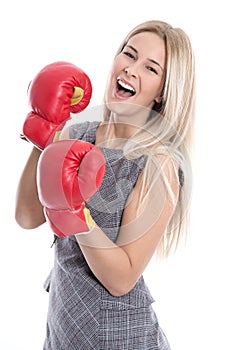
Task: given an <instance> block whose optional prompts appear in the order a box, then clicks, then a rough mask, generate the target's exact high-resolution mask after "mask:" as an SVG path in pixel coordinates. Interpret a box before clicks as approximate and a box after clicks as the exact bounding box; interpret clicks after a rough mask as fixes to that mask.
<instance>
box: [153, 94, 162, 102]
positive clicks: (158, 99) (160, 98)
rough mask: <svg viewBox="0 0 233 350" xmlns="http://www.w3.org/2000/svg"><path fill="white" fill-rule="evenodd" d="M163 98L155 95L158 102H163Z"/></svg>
mask: <svg viewBox="0 0 233 350" xmlns="http://www.w3.org/2000/svg"><path fill="white" fill-rule="evenodd" d="M162 99H163V97H162V96H157V97H155V99H154V101H155V102H156V103H161V101H162Z"/></svg>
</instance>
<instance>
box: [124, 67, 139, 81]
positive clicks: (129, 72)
mask: <svg viewBox="0 0 233 350" xmlns="http://www.w3.org/2000/svg"><path fill="white" fill-rule="evenodd" d="M124 71H125V73H126V74H127V75H128V76H132V77H134V78H137V77H138V69H137V67H136V65H135V64H131V65H130V66H128V67H126V68H125V69H124Z"/></svg>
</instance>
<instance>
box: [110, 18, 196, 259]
mask: <svg viewBox="0 0 233 350" xmlns="http://www.w3.org/2000/svg"><path fill="white" fill-rule="evenodd" d="M145 31H147V32H153V33H155V34H157V35H158V36H159V37H160V38H162V39H163V40H164V43H165V48H166V65H165V67H166V74H165V80H164V87H163V91H162V100H161V102H160V103H155V105H154V107H153V109H152V111H151V113H150V117H149V118H148V120H147V123H146V124H145V125H144V127H143V128H142V129H141V130H140V132H139V133H138V134H136V135H135V136H134V141H135V142H129V143H127V144H126V146H125V150H124V151H125V154H126V155H127V156H128V157H131V158H136V157H138V156H139V155H141V154H145V153H146V154H147V155H148V160H147V164H146V166H145V169H144V180H145V181H148V179H149V181H150V180H151V177H153V176H154V172H153V170H152V168H153V167H152V166H151V160H152V161H153V159H155V156H156V155H158V154H163V155H165V156H166V158H167V159H173V160H175V163H176V164H177V165H178V169H179V178H180V191H179V199H178V203H177V205H176V209H175V212H174V214H173V216H172V218H171V220H170V222H169V225H168V227H167V230H166V233H165V234H164V236H163V239H162V241H161V243H160V245H159V248H158V250H157V252H158V254H159V255H160V256H168V254H169V253H170V252H171V250H173V249H176V248H177V245H178V242H179V241H180V238H181V237H184V236H186V233H187V229H188V222H189V207H190V197H191V183H192V174H191V162H190V158H191V151H192V145H193V127H194V112H195V111H194V109H195V60H194V54H193V50H192V47H191V43H190V40H189V37H188V36H187V34H186V33H185V32H184V31H183V30H182V29H180V28H173V27H172V26H171V25H170V24H168V23H165V22H162V21H155V20H151V21H147V22H144V23H142V24H139V25H138V26H136V27H135V28H134V29H133V30H131V31H130V32H129V34H128V35H127V36H126V38H125V40H123V42H122V43H121V45H120V47H119V49H118V50H117V53H116V56H117V55H118V54H119V53H120V52H121V51H122V50H123V48H124V47H125V45H126V44H127V42H128V41H129V39H130V38H131V37H133V36H134V35H136V34H139V33H141V32H145ZM110 115H111V111H110V110H109V109H108V107H107V106H106V104H104V120H105V121H108V120H109V118H110ZM131 141H132V140H131ZM158 141H159V142H158ZM142 193H143V191H142Z"/></svg>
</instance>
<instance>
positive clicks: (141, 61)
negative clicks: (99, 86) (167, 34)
mask: <svg viewBox="0 0 233 350" xmlns="http://www.w3.org/2000/svg"><path fill="white" fill-rule="evenodd" d="M164 74H165V44H164V41H163V40H162V39H161V38H160V37H159V36H158V35H157V34H155V33H151V32H142V33H139V34H136V35H135V36H133V37H132V38H131V39H130V40H129V41H128V42H127V44H126V46H125V47H124V48H123V50H122V52H121V53H120V54H119V55H118V56H117V57H116V58H115V60H114V62H113V65H112V68H111V71H110V74H109V79H108V83H107V89H106V94H105V98H106V103H107V105H108V106H110V107H109V108H110V109H112V108H111V107H112V106H118V108H117V107H116V112H117V111H119V110H120V111H124V113H127V114H129V113H130V110H131V111H132V110H133V109H134V108H132V104H133V105H135V106H141V107H145V109H148V108H149V109H151V108H152V107H153V105H154V102H155V101H156V102H160V95H161V91H162V88H163V81H164ZM121 105H124V106H126V105H128V106H131V108H130V109H129V108H128V109H127V110H125V108H122V107H123V106H121ZM132 113H134V111H133V112H132Z"/></svg>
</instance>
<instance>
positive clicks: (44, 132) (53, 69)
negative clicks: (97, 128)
mask: <svg viewBox="0 0 233 350" xmlns="http://www.w3.org/2000/svg"><path fill="white" fill-rule="evenodd" d="M28 94H29V104H30V105H31V108H32V111H31V112H30V113H28V115H27V117H26V120H25V122H24V125H23V137H24V138H26V139H27V140H29V141H31V142H32V143H33V144H34V145H35V146H37V147H38V148H40V149H44V148H45V147H46V145H48V144H49V143H51V142H52V141H53V139H54V137H55V133H56V132H57V131H59V130H61V129H62V128H63V126H64V125H65V123H66V121H67V120H68V119H70V113H78V112H81V111H82V110H83V109H84V108H86V107H87V105H88V104H89V102H90V99H91V94H92V85H91V82H90V79H89V78H88V76H87V75H86V74H85V73H84V72H83V71H82V70H81V69H80V68H78V67H76V66H75V65H73V64H71V63H68V62H55V63H51V64H49V65H47V66H46V67H44V68H43V69H42V70H41V71H40V72H39V73H38V74H37V75H36V77H35V78H34V79H33V80H32V82H31V83H30V85H29V91H28Z"/></svg>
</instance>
